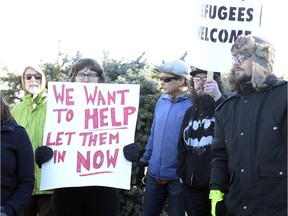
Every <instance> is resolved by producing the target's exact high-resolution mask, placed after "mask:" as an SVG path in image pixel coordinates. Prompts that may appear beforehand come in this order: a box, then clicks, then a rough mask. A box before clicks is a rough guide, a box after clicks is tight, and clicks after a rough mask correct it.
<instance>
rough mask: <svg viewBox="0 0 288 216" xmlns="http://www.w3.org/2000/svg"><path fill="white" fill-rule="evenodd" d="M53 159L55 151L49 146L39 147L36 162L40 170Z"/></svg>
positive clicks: (36, 151)
mask: <svg viewBox="0 0 288 216" xmlns="http://www.w3.org/2000/svg"><path fill="white" fill-rule="evenodd" d="M52 157H53V150H52V148H50V147H49V146H39V147H37V148H36V150H35V161H36V164H37V165H38V167H39V168H41V167H42V164H43V163H46V162H47V161H49V160H50V159H51V158H52Z"/></svg>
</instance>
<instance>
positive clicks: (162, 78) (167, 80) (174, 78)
mask: <svg viewBox="0 0 288 216" xmlns="http://www.w3.org/2000/svg"><path fill="white" fill-rule="evenodd" d="M177 79H178V77H174V76H173V77H160V81H163V82H165V83H169V82H171V81H172V80H177Z"/></svg>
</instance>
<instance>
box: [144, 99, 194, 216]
mask: <svg viewBox="0 0 288 216" xmlns="http://www.w3.org/2000/svg"><path fill="white" fill-rule="evenodd" d="M191 105H192V104H191V100H190V98H189V94H188V93H184V94H183V95H181V96H179V97H178V98H177V99H176V100H175V101H174V100H173V99H172V98H171V96H170V95H169V94H163V95H162V96H161V97H160V98H159V100H158V102H157V104H156V107H155V112H154V119H153V123H152V127H151V134H150V137H149V139H148V143H147V145H146V148H145V153H144V155H143V157H142V158H141V159H140V161H141V162H143V163H144V164H148V163H149V166H148V171H147V182H146V190H145V197H144V203H143V216H146V215H147V216H153V215H159V213H160V212H161V211H162V208H163V206H164V204H165V201H166V199H167V196H168V194H169V198H168V202H169V203H168V205H169V206H170V207H171V209H170V208H169V215H171V216H173V215H178V216H180V215H182V212H183V215H184V212H185V209H184V203H183V196H182V192H181V191H182V190H181V184H180V182H179V177H178V176H177V174H176V168H177V165H178V161H177V143H178V137H179V131H180V126H181V123H182V120H183V116H184V114H185V111H186V110H187V109H188V108H189V107H190V106H191ZM172 191H173V192H172Z"/></svg>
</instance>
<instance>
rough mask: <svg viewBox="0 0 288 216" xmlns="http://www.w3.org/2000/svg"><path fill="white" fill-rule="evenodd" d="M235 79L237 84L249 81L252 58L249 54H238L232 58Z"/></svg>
mask: <svg viewBox="0 0 288 216" xmlns="http://www.w3.org/2000/svg"><path fill="white" fill-rule="evenodd" d="M232 64H233V70H234V73H235V81H236V82H237V83H239V84H241V83H246V82H249V81H251V78H252V73H253V72H252V60H251V57H250V56H245V54H239V55H237V56H235V57H233V58H232Z"/></svg>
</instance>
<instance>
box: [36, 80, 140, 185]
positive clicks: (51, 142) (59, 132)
mask: <svg viewBox="0 0 288 216" xmlns="http://www.w3.org/2000/svg"><path fill="white" fill-rule="evenodd" d="M48 89H49V91H48V104H47V116H46V123H45V130H44V138H43V143H44V144H43V145H46V146H49V147H51V148H52V149H53V158H52V159H51V160H50V161H49V162H47V163H44V164H43V166H42V173H41V184H40V188H41V190H46V189H53V188H61V187H75V186H93V185H98V186H108V187H116V188H122V189H130V176H131V162H129V161H127V160H126V159H125V157H124V155H123V147H124V146H125V145H127V144H130V143H133V142H134V135H135V127H136V121H137V115H138V105H139V93H140V86H139V85H132V84H95V83H72V82H49V85H48Z"/></svg>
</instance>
